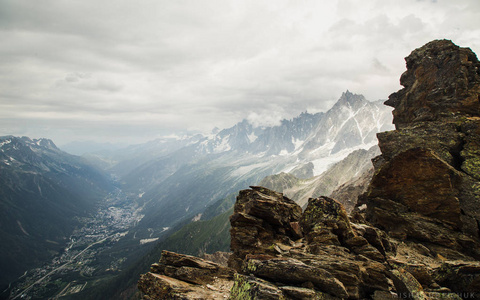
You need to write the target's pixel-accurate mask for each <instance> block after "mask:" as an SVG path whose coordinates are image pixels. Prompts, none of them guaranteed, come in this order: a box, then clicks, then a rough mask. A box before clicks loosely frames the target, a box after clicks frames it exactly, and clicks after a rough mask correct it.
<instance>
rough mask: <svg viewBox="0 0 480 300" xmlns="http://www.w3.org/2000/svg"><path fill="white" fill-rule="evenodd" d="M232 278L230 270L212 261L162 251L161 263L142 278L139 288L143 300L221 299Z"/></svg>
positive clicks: (226, 291)
mask: <svg viewBox="0 0 480 300" xmlns="http://www.w3.org/2000/svg"><path fill="white" fill-rule="evenodd" d="M233 275H234V271H233V270H232V269H230V268H227V267H224V266H221V265H218V264H216V263H213V262H211V261H206V260H203V259H200V258H198V257H194V256H189V255H183V254H177V253H174V252H169V251H163V252H162V257H161V259H160V262H159V263H155V264H153V265H152V267H151V269H150V272H148V273H146V274H144V275H142V276H141V278H140V280H139V282H138V288H139V289H140V290H141V291H142V292H143V293H144V297H143V298H144V299H145V300H153V299H211V300H215V299H224V296H225V295H228V294H229V293H230V289H231V288H232V286H233V281H232V280H233ZM227 297H228V296H227Z"/></svg>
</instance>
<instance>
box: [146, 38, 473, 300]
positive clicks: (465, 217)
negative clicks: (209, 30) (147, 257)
mask: <svg viewBox="0 0 480 300" xmlns="http://www.w3.org/2000/svg"><path fill="white" fill-rule="evenodd" d="M406 60H407V71H406V72H405V73H404V74H403V75H402V79H401V83H402V85H403V86H404V87H405V88H403V89H402V90H400V91H399V92H397V93H394V94H392V95H391V96H390V98H389V100H388V101H387V102H386V104H388V105H391V106H393V107H394V108H395V110H394V117H395V118H394V122H395V125H396V130H394V131H390V132H386V133H381V134H379V135H378V139H379V145H380V149H381V151H382V154H381V155H380V156H379V157H377V158H376V159H374V166H375V173H374V175H373V178H372V181H371V183H370V186H369V188H368V191H367V192H366V193H365V194H364V195H363V196H362V197H361V199H360V202H359V203H358V205H357V207H356V208H355V210H354V211H353V213H352V214H351V215H350V216H349V215H348V214H347V212H346V210H345V208H344V207H343V206H342V205H341V204H340V203H339V202H337V201H336V200H334V199H331V198H328V197H319V198H311V199H309V201H308V205H307V207H306V209H305V211H303V212H302V209H301V208H300V207H299V206H298V205H297V204H296V203H295V202H293V201H292V200H290V199H288V198H286V197H285V196H284V195H283V194H281V193H278V192H274V191H271V190H269V189H266V188H263V187H251V189H249V190H244V191H241V192H240V193H239V195H238V197H237V201H236V204H235V207H234V213H233V215H232V216H231V218H230V221H231V225H232V227H231V251H232V253H231V256H230V258H229V259H228V267H226V266H220V265H218V264H215V263H213V262H208V261H205V260H200V259H198V258H194V257H190V256H186V255H180V254H174V253H171V252H164V253H163V255H162V258H161V260H160V263H159V264H154V265H153V266H152V269H151V272H150V273H147V274H145V275H143V276H142V278H141V280H140V282H139V288H140V290H141V291H142V292H143V293H144V299H227V298H228V299H375V300H380V299H398V298H413V299H461V298H464V299H473V298H479V297H480V261H479V259H480V240H479V232H480V225H479V224H480V198H479V197H480V181H479V179H480V178H479V174H480V169H479V168H480V163H479V161H480V148H479V146H480V145H479V143H480V116H479V113H480V112H479V95H480V91H479V86H480V85H479V84H480V71H479V67H480V64H479V62H478V60H477V59H476V56H475V54H473V53H472V52H471V51H470V50H469V49H464V48H459V47H457V46H455V45H454V44H453V43H451V42H450V41H434V42H431V43H429V44H427V45H425V46H424V47H422V48H419V49H417V50H415V51H413V52H412V54H411V55H410V56H409V57H407V58H406Z"/></svg>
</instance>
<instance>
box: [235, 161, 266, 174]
mask: <svg viewBox="0 0 480 300" xmlns="http://www.w3.org/2000/svg"><path fill="white" fill-rule="evenodd" d="M268 165H269V163H268V162H263V163H257V164H253V165H248V166H241V167H238V168H237V169H235V170H234V171H233V172H232V173H230V177H240V176H243V175H245V174H248V173H250V172H252V171H253V170H255V169H258V168H262V167H266V166H268Z"/></svg>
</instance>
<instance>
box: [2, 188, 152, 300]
mask: <svg viewBox="0 0 480 300" xmlns="http://www.w3.org/2000/svg"><path fill="white" fill-rule="evenodd" d="M136 199H139V197H138V195H133V194H127V193H124V192H123V191H122V190H121V189H116V190H114V191H113V192H111V193H110V194H109V195H108V196H107V197H106V198H105V201H103V202H101V203H100V204H99V207H98V210H97V211H96V212H95V213H94V214H93V215H92V216H89V217H84V218H81V219H80V220H79V221H80V223H81V224H83V226H82V227H80V228H78V229H76V230H75V231H74V232H73V233H72V235H71V236H70V239H69V242H68V244H67V246H66V247H65V249H64V251H62V252H61V253H60V254H59V255H57V256H55V257H54V258H53V259H52V261H51V262H50V263H47V264H45V265H44V266H42V267H40V268H35V269H32V270H28V271H27V272H26V273H25V274H24V275H23V276H21V277H20V278H19V279H18V280H17V283H16V284H15V286H14V288H13V289H12V290H11V294H10V295H11V296H10V298H11V299H36V298H49V297H54V298H58V297H61V296H66V295H69V294H73V293H78V292H80V291H82V290H83V289H84V288H85V287H86V286H87V285H88V284H89V283H91V282H92V281H95V280H96V279H97V278H98V275H99V274H102V275H103V276H105V274H108V273H112V274H114V273H116V272H118V271H119V270H120V268H121V266H122V264H123V263H124V262H125V261H126V259H127V258H126V257H122V256H121V255H120V256H119V255H115V253H108V252H109V250H111V249H112V247H113V246H114V245H115V244H117V243H118V242H119V241H120V240H121V239H122V238H123V237H125V236H126V235H127V234H128V232H129V230H130V229H131V228H132V227H134V226H135V225H136V224H137V223H138V222H139V221H140V220H141V219H142V217H143V215H142V214H141V209H142V207H141V206H140V205H139V204H138V202H137V201H135V200H136ZM107 253H108V254H107Z"/></svg>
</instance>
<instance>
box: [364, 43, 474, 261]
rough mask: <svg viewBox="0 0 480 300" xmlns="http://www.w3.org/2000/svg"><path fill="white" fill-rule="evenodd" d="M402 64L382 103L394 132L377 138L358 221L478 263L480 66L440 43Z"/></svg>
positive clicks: (466, 51) (470, 56)
mask: <svg viewBox="0 0 480 300" xmlns="http://www.w3.org/2000/svg"><path fill="white" fill-rule="evenodd" d="M406 61H407V71H406V72H405V73H404V74H403V75H402V77H401V80H400V82H401V84H402V85H403V86H404V88H403V89H401V90H400V91H398V92H396V93H393V94H392V95H390V97H389V100H388V101H387V102H385V104H387V105H390V106H392V107H394V110H393V115H394V124H395V126H396V130H394V131H390V132H385V133H380V134H378V139H379V146H380V149H381V152H382V154H381V157H382V159H380V160H377V161H378V162H380V163H377V164H375V174H374V176H373V179H372V181H371V184H370V186H369V188H368V192H367V195H366V197H364V198H363V199H362V203H366V204H367V208H366V220H367V221H368V222H370V223H371V224H373V225H375V226H378V227H380V228H381V229H385V230H386V231H387V232H388V233H389V235H390V236H392V237H395V238H397V239H400V240H414V241H422V242H423V243H426V245H427V244H428V245H427V247H428V248H429V249H431V250H432V251H434V252H435V253H438V254H441V255H442V256H445V257H447V258H449V259H461V258H464V257H465V255H466V256H470V257H476V258H480V239H479V238H480V236H479V229H480V226H479V224H480V210H479V209H478V207H480V188H479V187H480V182H479V180H478V179H479V175H478V174H480V172H479V170H480V169H479V166H480V163H479V159H480V155H479V154H480V147H479V146H480V142H479V140H480V134H479V133H480V129H479V128H480V126H479V124H480V123H479V120H480V118H479V115H480V104H479V96H480V71H479V67H480V63H479V61H478V59H477V57H476V56H475V54H474V53H473V52H472V51H471V50H470V49H468V48H460V47H458V46H456V45H454V44H453V43H452V42H451V41H447V40H441V41H433V42H430V43H428V44H426V45H425V46H423V47H421V48H419V49H417V50H414V51H413V52H412V53H411V54H410V55H409V56H408V57H407V58H406Z"/></svg>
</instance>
